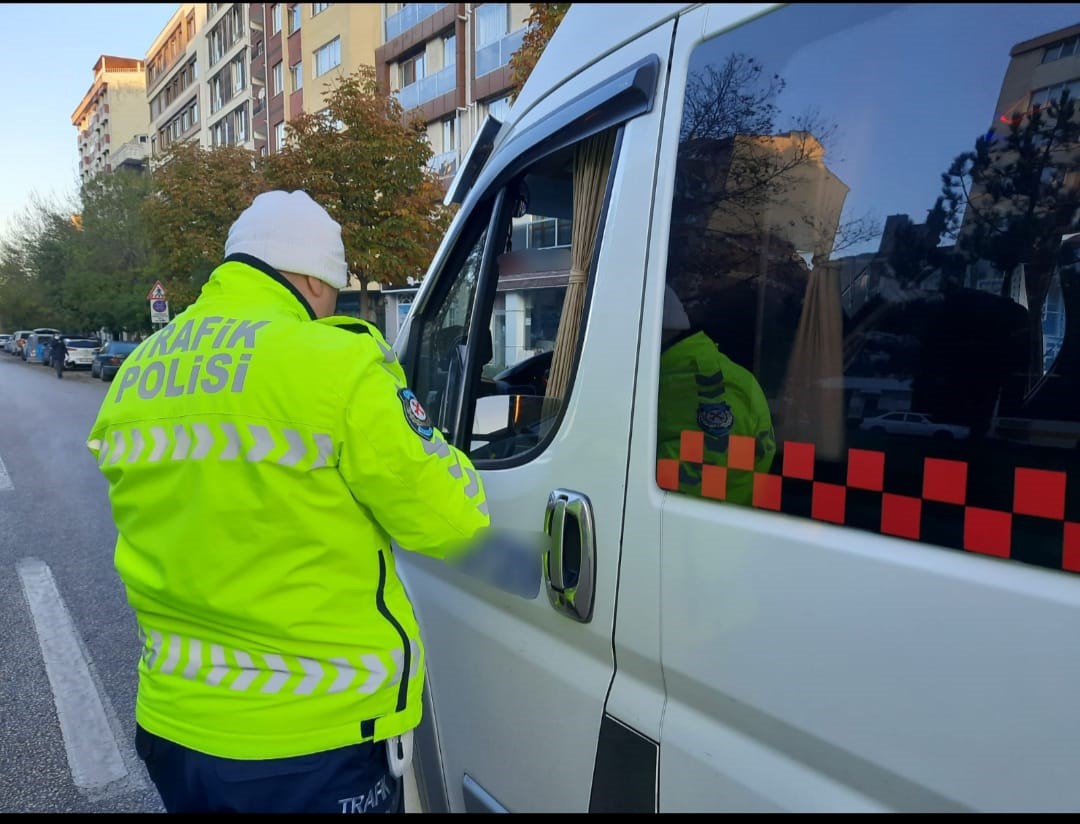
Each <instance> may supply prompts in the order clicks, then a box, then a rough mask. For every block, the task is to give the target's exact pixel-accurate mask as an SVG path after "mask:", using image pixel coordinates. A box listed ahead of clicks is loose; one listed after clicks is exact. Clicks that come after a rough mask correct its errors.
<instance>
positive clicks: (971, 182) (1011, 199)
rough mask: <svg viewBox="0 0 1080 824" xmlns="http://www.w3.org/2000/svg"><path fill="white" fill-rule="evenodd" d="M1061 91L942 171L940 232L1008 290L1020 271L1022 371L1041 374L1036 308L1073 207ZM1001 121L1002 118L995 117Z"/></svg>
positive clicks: (1078, 201)
mask: <svg viewBox="0 0 1080 824" xmlns="http://www.w3.org/2000/svg"><path fill="white" fill-rule="evenodd" d="M1076 115H1077V110H1076V104H1075V101H1074V100H1072V99H1070V98H1069V95H1068V92H1067V91H1065V92H1063V93H1062V95H1061V97H1060V98H1059V99H1058V100H1056V101H1052V102H1051V103H1050V104H1049V105H1048V106H1045V107H1041V108H1039V107H1036V108H1034V109H1032V110H1031V111H1029V112H1019V113H1014V114H1012V115H1011V117H1009V118H1008V121H1007V122H1008V131H1007V132H1006V133H1005V134H1004V135H998V134H997V133H996V132H995V131H993V130H991V131H990V132H988V133H987V134H986V135H984V136H982V137H979V138H977V139H976V141H975V147H974V150H973V151H969V152H963V153H961V154H959V155H957V156H956V158H955V159H954V160H953V162H952V164H951V165H950V166H949V169H948V171H947V172H945V174H943V175H942V182H943V186H942V198H941V199H940V200H939V203H941V204H942V207H943V208H944V210H945V213H946V219H947V226H946V228H945V233H946V234H947V235H949V236H951V237H954V238H956V246H957V251H958V253H959V254H960V255H961V256H962V259H963V260H964V261H965V262H967V263H975V262H977V261H980V260H982V261H986V262H988V263H990V264H991V265H992V266H993V267H994V268H995V269H996V270H997V271H998V272H999V273H1000V274H1001V275H1002V276H1003V280H1002V286H1001V295H1002V296H1003V297H1008V296H1009V295H1011V294H1013V291H1014V289H1016V288H1017V287H1018V286H1019V284H1018V283H1016V282H1015V279H1016V278H1017V277H1019V276H1021V275H1020V273H1021V272H1022V278H1023V286H1024V289H1025V291H1026V294H1027V305H1028V314H1029V325H1030V335H1029V338H1028V340H1029V347H1030V349H1029V359H1030V364H1029V374H1030V375H1031V377H1032V378H1033V379H1035V378H1037V377H1038V376H1040V375H1041V374H1042V361H1043V341H1042V308H1043V304H1044V302H1045V301H1046V295H1047V291H1048V290H1049V288H1050V281H1051V278H1052V276H1053V272H1054V263H1055V258H1056V255H1057V251H1058V248H1059V247H1060V245H1061V236H1062V234H1064V233H1066V232H1069V231H1076V228H1075V227H1076V222H1077V218H1078V209H1080V185H1078V175H1080V121H1078V119H1077V117H1076ZM1002 119H1003V120H1005V118H1002Z"/></svg>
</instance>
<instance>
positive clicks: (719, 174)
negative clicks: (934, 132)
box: [680, 132, 848, 263]
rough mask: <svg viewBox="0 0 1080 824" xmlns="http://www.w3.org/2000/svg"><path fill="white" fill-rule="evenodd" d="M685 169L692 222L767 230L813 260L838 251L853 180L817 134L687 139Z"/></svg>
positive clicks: (734, 230) (709, 227)
mask: <svg viewBox="0 0 1080 824" xmlns="http://www.w3.org/2000/svg"><path fill="white" fill-rule="evenodd" d="M681 151H682V153H683V156H684V159H683V161H682V162H681V163H680V172H681V173H682V174H684V175H686V176H687V178H688V179H693V180H694V181H695V186H694V189H696V190H697V191H696V192H695V191H693V190H691V189H690V188H689V187H683V189H682V191H681V192H680V194H681V195H682V196H683V198H684V203H685V208H686V210H687V211H688V212H690V214H689V215H687V218H688V222H693V223H696V222H697V221H698V220H702V221H704V222H705V231H706V232H708V233H715V234H717V235H722V236H726V237H738V236H752V237H757V238H760V237H761V236H763V235H768V236H770V239H779V240H782V241H784V242H786V243H787V244H789V245H790V247H791V249H793V250H794V251H795V252H796V253H798V254H799V255H800V256H801V257H803V258H804V260H805V261H806V262H807V263H809V262H810V260H811V259H812V258H815V257H816V258H819V259H826V258H828V256H829V254H830V253H831V252H832V247H833V243H834V242H835V238H836V231H837V228H838V227H839V225H840V213H841V212H842V211H843V208H844V200H845V199H846V198H847V194H848V186H847V185H846V184H845V183H844V182H843V181H841V180H840V179H839V178H838V177H836V175H835V174H833V172H832V171H831V170H830V169H829V168H828V166H826V165H825V148H824V147H823V146H822V145H821V143H820V141H818V140H817V138H815V137H814V136H813V135H812V134H809V133H807V132H788V133H786V134H777V135H735V136H734V137H728V138H722V139H711V138H699V139H694V140H688V141H684V143H683V146H682V149H681Z"/></svg>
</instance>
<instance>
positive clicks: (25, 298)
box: [0, 240, 46, 331]
mask: <svg viewBox="0 0 1080 824" xmlns="http://www.w3.org/2000/svg"><path fill="white" fill-rule="evenodd" d="M34 287H35V284H34V282H33V278H32V277H31V276H30V275H29V274H28V272H27V267H26V260H25V255H24V250H23V249H22V248H20V247H19V245H18V244H16V243H14V242H13V241H11V240H5V241H3V243H2V244H0V329H10V330H13V331H14V330H16V329H32V328H34V327H35V326H44V325H45V323H44V319H45V313H46V307H45V305H44V304H43V303H42V301H41V297H40V295H39V294H38V292H37V290H36V289H35V288H34Z"/></svg>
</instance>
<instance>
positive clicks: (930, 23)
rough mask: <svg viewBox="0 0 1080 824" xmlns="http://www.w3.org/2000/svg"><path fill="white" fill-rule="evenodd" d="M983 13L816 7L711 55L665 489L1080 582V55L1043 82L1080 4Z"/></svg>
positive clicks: (666, 379) (688, 138)
mask: <svg viewBox="0 0 1080 824" xmlns="http://www.w3.org/2000/svg"><path fill="white" fill-rule="evenodd" d="M976 8H977V7H975V6H964V5H951V4H943V5H938V4H933V5H909V6H878V5H873V6H863V5H842V4H837V5H792V6H789V7H785V8H782V9H779V10H776V11H774V12H771V13H769V14H767V15H764V16H762V17H760V18H758V19H756V20H754V21H753V22H750V23H749V24H747V25H744V26H742V27H740V28H737V29H735V30H733V31H730V32H727V33H725V34H723V35H721V36H718V37H716V38H714V39H711V40H708V41H705V42H703V43H701V44H700V45H699V46H698V47H697V48H696V50H695V51H694V53H693V55H692V58H691V62H690V69H689V75H688V77H687V78H686V87H685V93H684V99H683V108H682V120H681V130H680V134H679V146H678V157H677V162H676V172H675V190H674V198H673V202H672V204H671V232H670V241H669V249H668V255H667V285H668V287H670V288H669V290H668V301H667V305H666V306H665V323H664V327H665V328H664V333H663V340H662V341H661V342H660V346H661V350H662V354H661V374H660V378H659V387H658V398H659V400H658V432H657V466H656V470H657V471H656V482H657V483H658V485H659V486H660V487H662V488H663V489H666V490H669V491H671V492H673V493H681V494H687V495H695V496H699V497H701V498H704V499H708V500H710V501H713V502H715V503H716V504H717V505H721V506H723V505H739V506H750V507H755V508H757V509H761V510H770V511H775V512H778V513H783V514H784V515H787V516H795V517H800V518H810V519H814V520H818V521H824V522H828V523H832V524H837V525H843V526H846V527H852V528H856V529H864V530H869V531H872V532H877V533H881V534H885V535H891V536H896V537H900V538H906V539H912V540H919V541H922V542H926V543H929V544H933V545H937V546H940V547H947V548H952V549H957V550H963V551H967V552H972V553H979V554H983V555H989V556H994V557H998V558H1003V559H1010V560H1012V561H1019V562H1025V563H1030V564H1037V565H1039V566H1043V567H1049V568H1053V569H1059V570H1061V569H1064V570H1069V571H1074V572H1075V571H1080V462H1078V457H1080V265H1078V262H1080V115H1078V108H1077V105H1076V102H1075V101H1074V99H1073V97H1072V95H1071V91H1070V90H1071V89H1073V88H1080V86H1076V85H1075V84H1074V82H1073V81H1075V80H1077V79H1080V58H1077V57H1076V56H1073V57H1070V58H1068V59H1063V60H1058V61H1054V62H1053V63H1051V64H1049V65H1043V64H1042V58H1043V52H1044V50H1045V47H1046V46H1047V44H1049V43H1052V42H1055V41H1059V40H1061V39H1062V38H1065V37H1068V36H1073V35H1074V34H1076V33H1077V30H1078V26H1077V19H1076V8H1075V6H1068V5H1053V4H1033V3H1029V4H1023V5H1019V4H1017V5H997V4H995V5H987V6H983V7H978V8H979V10H978V11H977V12H976V11H974V10H975V9H976ZM958 32H963V33H964V36H963V38H962V41H963V42H962V43H961V42H959V41H958V40H957V39H956V34H957V33H958ZM916 44H917V45H916ZM913 49H916V50H917V56H916V52H913ZM1051 71H1052V73H1053V75H1052V77H1051V74H1050V72H1051ZM1055 83H1056V84H1057V85H1054V84H1055ZM1052 85H1053V87H1054V88H1058V89H1060V94H1058V95H1056V96H1054V97H1052V98H1050V97H1047V98H1045V99H1043V98H1039V99H1035V98H1034V97H1033V95H1034V93H1036V92H1038V91H1039V90H1040V89H1044V88H1046V87H1048V86H1052ZM1070 333H1071V334H1070ZM1070 476H1071V477H1072V478H1073V480H1072V481H1071V482H1070V481H1069V480H1068V479H1069V477H1070ZM777 517H780V516H777Z"/></svg>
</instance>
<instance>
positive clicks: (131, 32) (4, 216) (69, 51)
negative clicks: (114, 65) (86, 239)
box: [0, 3, 179, 237]
mask: <svg viewBox="0 0 1080 824" xmlns="http://www.w3.org/2000/svg"><path fill="white" fill-rule="evenodd" d="M177 8H179V4H177V3H126V4H125V3H42V4H38V5H30V4H29V3H5V4H4V5H3V12H4V22H5V24H6V26H7V32H8V38H7V40H6V42H5V43H4V48H3V49H0V69H2V74H0V76H2V77H6V78H8V86H7V89H8V91H7V92H6V95H5V97H6V99H5V110H6V111H7V123H5V124H4V125H5V127H4V136H3V147H2V148H3V151H0V237H9V236H10V234H11V233H13V232H14V231H16V224H17V218H18V216H20V215H21V214H23V213H24V212H25V211H26V210H27V208H28V207H29V206H30V204H31V203H32V202H33V200H34V198H35V197H40V198H41V199H43V200H45V201H47V202H54V201H56V200H62V199H64V198H69V197H72V196H74V194H75V193H76V192H77V191H78V164H79V156H78V154H79V153H78V132H77V130H76V129H75V127H74V126H73V125H71V114H72V112H74V111H75V109H76V107H77V106H78V105H79V103H80V102H81V101H82V99H83V96H84V95H85V94H86V92H87V91H89V89H90V86H91V85H92V84H93V82H94V64H95V63H96V62H97V60H98V58H99V57H100V56H101V55H103V54H108V55H112V56H116V57H134V58H138V59H145V58H146V52H147V51H148V50H149V48H150V46H151V45H152V44H153V42H154V39H155V38H156V37H157V36H158V34H160V33H161V30H162V29H164V28H165V25H166V24H167V23H168V22H169V18H171V17H172V15H173V13H174V12H175V11H176V9H177Z"/></svg>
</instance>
